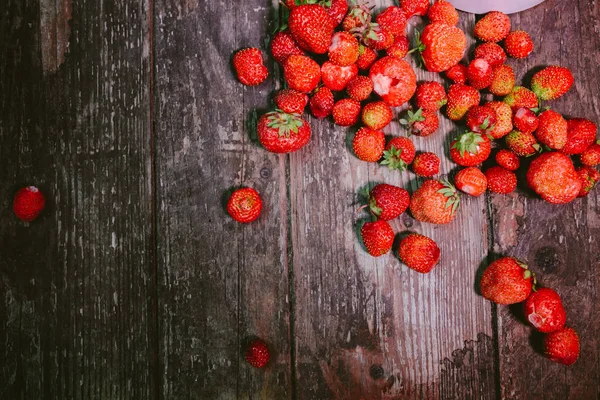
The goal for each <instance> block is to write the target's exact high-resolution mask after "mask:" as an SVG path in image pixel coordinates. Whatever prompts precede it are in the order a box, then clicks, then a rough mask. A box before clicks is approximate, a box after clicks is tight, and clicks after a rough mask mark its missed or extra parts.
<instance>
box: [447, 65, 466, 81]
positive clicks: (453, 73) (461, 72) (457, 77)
mask: <svg viewBox="0 0 600 400" xmlns="http://www.w3.org/2000/svg"><path fill="white" fill-rule="evenodd" d="M446 78H448V79H450V80H451V81H452V82H454V83H462V84H465V83H466V82H467V66H466V65H464V64H456V65H454V66H452V67H450V68H449V69H448V70H447V71H446Z"/></svg>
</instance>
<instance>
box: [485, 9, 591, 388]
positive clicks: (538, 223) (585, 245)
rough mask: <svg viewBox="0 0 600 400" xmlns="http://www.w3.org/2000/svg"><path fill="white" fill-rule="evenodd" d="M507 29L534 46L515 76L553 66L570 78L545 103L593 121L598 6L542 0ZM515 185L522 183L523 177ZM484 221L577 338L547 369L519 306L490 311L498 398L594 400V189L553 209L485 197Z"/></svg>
mask: <svg viewBox="0 0 600 400" xmlns="http://www.w3.org/2000/svg"><path fill="white" fill-rule="evenodd" d="M511 20H512V23H513V26H514V28H515V29H524V30H525V31H528V32H529V33H530V34H531V36H532V38H533V40H534V42H535V44H536V48H535V50H534V52H533V53H532V55H531V56H530V57H529V58H527V59H526V60H525V61H514V60H511V61H510V64H511V65H512V66H513V67H514V69H515V72H516V73H517V75H518V77H519V78H522V77H525V78H524V81H525V83H526V84H528V83H529V79H530V78H531V74H530V73H529V71H530V70H531V69H533V68H535V67H537V66H542V65H550V64H559V65H563V66H567V67H569V68H570V69H571V70H572V71H573V74H574V75H575V79H576V83H575V85H574V86H573V88H572V90H571V91H570V92H569V93H568V94H566V95H565V96H564V97H562V98H561V99H559V100H557V101H554V102H551V103H548V104H549V105H551V107H552V109H554V110H556V111H558V112H561V113H563V114H565V115H566V116H568V117H582V118H588V119H591V120H592V121H594V122H596V123H598V122H600V104H599V103H598V96H597V93H598V88H599V87H600V69H599V67H598V65H600V51H599V49H600V39H599V38H598V29H599V28H600V8H599V5H598V3H597V2H594V1H585V0H582V1H578V2H559V1H552V0H549V1H547V2H545V3H543V5H541V6H538V7H536V8H534V9H532V10H529V11H527V12H524V13H520V14H517V15H514V16H512V17H511ZM521 178H522V179H521V181H520V185H521V186H522V187H523V188H525V187H526V186H527V184H526V182H525V180H524V176H523V177H521ZM492 209H493V213H492V223H493V227H494V238H495V248H494V252H495V253H497V254H499V255H504V254H507V255H512V256H516V257H519V258H521V259H523V260H526V261H527V262H528V263H529V265H530V268H531V269H532V270H533V271H534V272H535V273H537V274H538V280H539V281H540V282H541V284H542V285H543V286H548V287H552V288H553V289H555V290H556V291H557V292H558V293H559V294H560V295H561V296H562V298H563V302H564V305H565V309H566V311H567V324H568V325H570V326H573V327H574V328H575V329H576V330H577V331H578V333H579V335H580V339H581V357H580V359H579V360H578V361H577V363H576V364H574V365H573V366H571V367H564V366H561V365H558V364H554V363H552V362H550V361H549V360H547V359H545V358H544V357H543V356H542V355H541V354H539V353H538V352H537V351H536V348H539V344H540V336H539V335H536V334H533V333H532V330H531V329H530V328H529V327H528V326H526V325H525V324H524V323H523V322H521V321H522V312H521V310H520V307H519V306H515V307H511V308H507V307H498V310H499V311H498V327H499V345H500V367H501V369H500V371H501V387H502V398H506V399H520V400H521V399H534V398H536V399H537V398H542V397H543V398H545V399H566V398H571V399H597V398H598V395H599V393H600V391H599V385H598V382H600V365H599V364H598V359H599V356H600V354H599V353H600V347H599V346H600V342H599V341H598V335H597V333H598V331H599V330H600V322H599V321H600V318H599V317H600V310H599V307H598V295H597V293H598V287H599V284H600V273H599V272H598V270H599V268H598V267H599V266H600V260H599V259H598V256H597V249H598V240H599V239H600V219H599V218H598V213H599V211H600V206H599V203H598V191H597V190H596V191H595V192H594V193H591V194H590V195H589V196H588V197H587V198H586V199H585V200H582V199H578V200H576V201H575V202H574V203H572V204H569V205H562V206H558V205H557V206H554V205H551V204H548V203H545V202H544V201H542V200H541V199H538V198H534V197H533V195H532V194H531V193H529V192H525V191H523V190H521V191H518V192H517V193H514V194H511V195H508V196H492Z"/></svg>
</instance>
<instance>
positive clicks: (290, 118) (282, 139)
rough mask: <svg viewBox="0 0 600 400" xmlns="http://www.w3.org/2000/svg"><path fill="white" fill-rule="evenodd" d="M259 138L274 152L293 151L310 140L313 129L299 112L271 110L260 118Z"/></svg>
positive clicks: (264, 145)
mask: <svg viewBox="0 0 600 400" xmlns="http://www.w3.org/2000/svg"><path fill="white" fill-rule="evenodd" d="M257 131H258V139H259V141H260V143H261V144H262V145H263V147H264V148H265V149H267V150H268V151H270V152H273V153H291V152H293V151H297V150H299V149H301V148H302V147H304V145H306V143H308V141H309V140H310V134H311V129H310V125H309V124H308V122H306V121H305V120H304V119H303V118H302V117H301V116H300V115H299V114H288V113H285V112H283V111H281V110H275V111H271V112H269V113H267V114H265V115H263V116H262V117H260V119H259V120H258V127H257Z"/></svg>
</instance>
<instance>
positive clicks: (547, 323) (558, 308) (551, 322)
mask: <svg viewBox="0 0 600 400" xmlns="http://www.w3.org/2000/svg"><path fill="white" fill-rule="evenodd" d="M524 308H525V317H526V318H527V321H529V323H530V324H531V325H533V327H534V328H535V329H537V330H538V331H540V332H544V333H548V332H554V331H557V330H559V329H561V328H562V327H563V326H565V323H566V322H567V313H565V309H564V308H563V305H562V300H561V299H560V296H559V295H558V293H556V292H555V291H554V290H552V289H549V288H539V289H537V290H536V291H534V292H531V294H530V295H529V297H527V300H526V301H525V306H524Z"/></svg>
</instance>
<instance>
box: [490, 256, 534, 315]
mask: <svg viewBox="0 0 600 400" xmlns="http://www.w3.org/2000/svg"><path fill="white" fill-rule="evenodd" d="M533 280H534V278H533V274H532V272H531V271H530V270H529V269H528V268H527V265H525V264H524V263H522V262H520V261H518V260H516V259H515V258H513V257H502V258H499V259H497V260H496V261H494V262H492V263H491V264H490V265H489V266H488V267H487V268H486V270H485V271H484V272H483V275H482V276H481V280H480V289H481V294H482V295H483V297H485V298H486V299H488V300H491V301H493V302H494V303H498V304H505V305H508V304H516V303H520V302H522V301H524V300H525V299H527V297H528V296H529V294H530V293H531V288H532V285H533Z"/></svg>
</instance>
